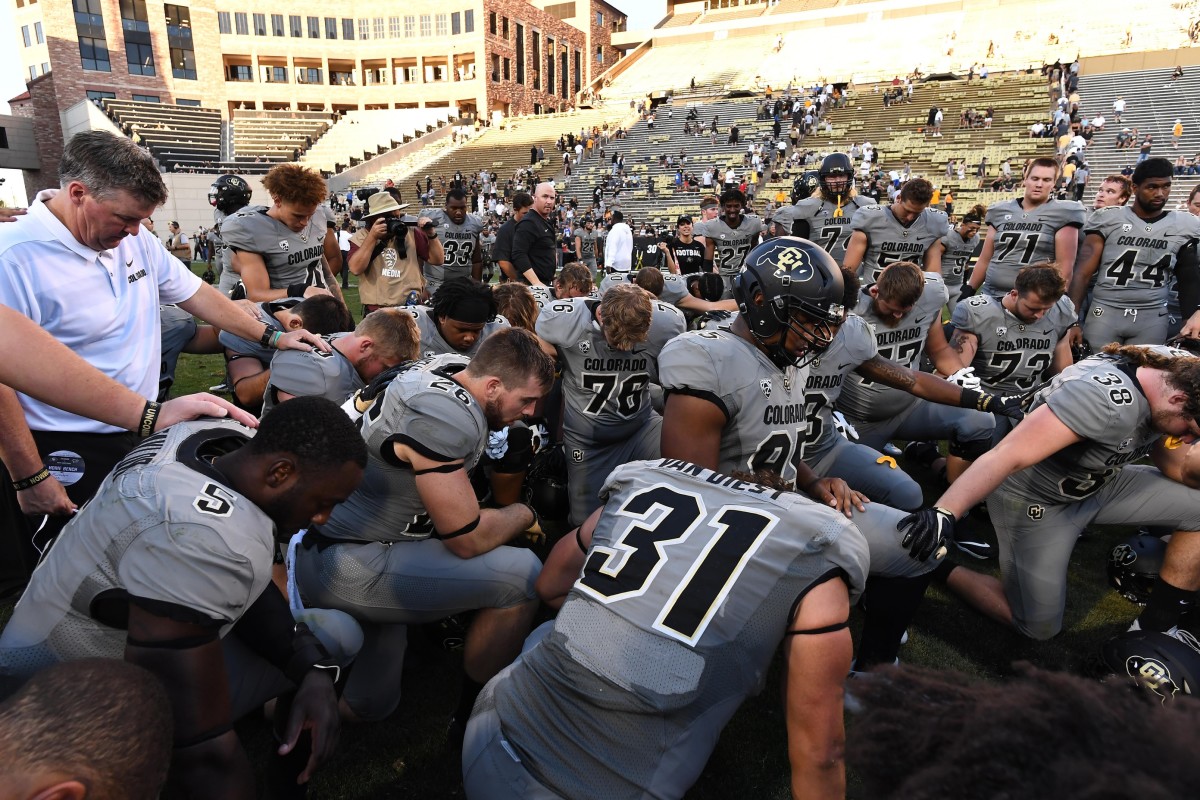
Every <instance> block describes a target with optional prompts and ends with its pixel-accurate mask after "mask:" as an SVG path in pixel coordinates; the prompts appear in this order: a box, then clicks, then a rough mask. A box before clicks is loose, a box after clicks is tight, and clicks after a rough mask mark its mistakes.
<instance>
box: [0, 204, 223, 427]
mask: <svg viewBox="0 0 1200 800" xmlns="http://www.w3.org/2000/svg"><path fill="white" fill-rule="evenodd" d="M53 194H54V191H53V190H51V191H47V192H42V193H40V194H39V195H38V197H37V201H35V202H34V203H33V204H32V205H31V206H30V208H29V213H28V215H26V216H23V217H19V218H18V219H17V221H16V222H9V223H6V224H4V225H0V304H3V305H6V306H8V307H10V308H12V309H14V310H16V311H19V312H20V313H22V314H24V315H25V316H27V317H29V318H30V319H31V320H33V321H34V322H36V323H38V324H39V325H41V326H42V329H43V330H45V331H47V332H48V333H50V334H51V335H52V336H54V338H55V339H58V341H60V342H62V343H63V344H65V345H66V346H67V347H69V348H71V350H73V351H74V352H75V354H76V355H78V356H79V357H81V358H83V359H84V360H85V361H87V362H88V363H90V364H91V365H92V366H93V367H95V368H96V369H98V370H100V371H101V372H103V373H104V374H105V375H108V376H109V377H110V378H113V379H114V380H116V381H117V382H119V383H122V384H124V385H125V386H128V387H129V388H130V389H132V390H133V391H135V392H137V393H138V394H140V395H142V396H143V397H145V398H147V399H153V398H154V397H155V396H157V394H158V374H159V370H160V368H161V365H162V332H161V330H160V321H159V311H158V306H159V304H160V303H180V302H183V301H185V300H187V299H188V298H190V297H191V296H192V295H194V294H195V293H196V292H197V291H198V290H199V288H200V278H199V277H197V276H196V275H195V274H194V273H192V272H191V271H190V270H188V269H186V268H185V267H184V266H183V264H182V263H180V261H179V259H177V258H174V257H173V256H171V254H170V253H169V252H168V251H167V249H166V248H165V247H164V246H163V244H162V242H160V241H159V240H158V239H157V238H155V237H154V236H149V235H146V231H144V230H143V231H142V235H139V236H126V237H125V238H124V239H122V240H121V243H120V244H119V245H117V247H116V248H114V249H112V250H104V251H101V252H97V251H95V250H92V249H91V248H89V247H87V246H85V245H83V244H80V243H79V241H78V240H76V239H75V237H74V236H72V235H71V232H70V231H69V230H67V228H66V226H65V225H63V224H62V223H61V222H59V220H58V218H57V217H55V216H54V214H52V213H51V212H50V209H49V208H47V207H46V204H45V203H44V202H43V201H44V200H46V199H49V197H52V196H53ZM17 346H19V344H18V345H17ZM70 390H71V387H70V386H63V391H64V392H68V391H70ZM17 397H18V398H19V399H20V401H21V407H22V408H23V409H24V411H25V420H26V422H27V424H28V425H29V427H30V429H32V430H35V431H78V432H83V433H116V432H119V431H120V430H121V429H120V428H116V427H113V426H111V425H105V424H103V423H100V422H96V421H94V420H91V419H87V418H85V417H79V416H76V415H74V414H68V413H67V412H65V411H60V410H59V409H57V408H54V407H53V406H48V405H46V404H45V403H41V402H39V401H37V400H34V399H33V398H31V397H28V396H26V395H23V394H20V393H18V395H17Z"/></svg>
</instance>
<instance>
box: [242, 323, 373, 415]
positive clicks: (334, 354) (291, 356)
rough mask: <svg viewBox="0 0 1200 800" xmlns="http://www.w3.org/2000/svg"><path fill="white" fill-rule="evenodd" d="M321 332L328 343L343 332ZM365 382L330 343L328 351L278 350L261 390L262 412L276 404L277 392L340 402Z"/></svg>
mask: <svg viewBox="0 0 1200 800" xmlns="http://www.w3.org/2000/svg"><path fill="white" fill-rule="evenodd" d="M349 335H350V334H346V333H338V334H334V335H333V336H324V337H322V338H324V339H325V340H326V341H327V342H329V343H330V345H332V344H333V342H334V341H336V340H337V339H340V338H341V337H343V336H349ZM364 386H366V383H364V382H363V379H362V376H360V375H359V374H358V370H357V369H355V367H354V365H353V364H351V363H350V359H348V358H346V357H345V356H344V355H342V354H341V353H339V352H338V351H337V348H335V347H332V346H331V347H330V348H329V352H328V353H326V352H323V351H321V350H318V349H317V348H315V347H314V348H313V349H312V350H308V351H304V350H279V351H278V352H276V353H275V356H274V358H272V359H271V378H270V380H268V381H267V388H266V390H265V391H264V392H263V414H266V413H267V412H268V411H270V410H271V409H272V408H274V407H275V406H277V405H279V392H286V393H287V394H290V395H292V396H293V397H324V398H326V399H327V400H332V401H333V402H335V403H337V404H338V405H341V404H342V403H344V402H346V398H348V397H349V396H350V395H352V394H354V393H355V392H357V391H358V390H359V389H361V388H363V387H364Z"/></svg>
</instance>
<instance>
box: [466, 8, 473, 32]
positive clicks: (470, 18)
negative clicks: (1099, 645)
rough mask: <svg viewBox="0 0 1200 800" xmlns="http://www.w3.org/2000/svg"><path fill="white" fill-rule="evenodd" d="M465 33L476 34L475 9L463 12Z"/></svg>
mask: <svg viewBox="0 0 1200 800" xmlns="http://www.w3.org/2000/svg"><path fill="white" fill-rule="evenodd" d="M463 32H464V33H474V32H475V9H473V8H468V9H467V10H466V11H464V12H463Z"/></svg>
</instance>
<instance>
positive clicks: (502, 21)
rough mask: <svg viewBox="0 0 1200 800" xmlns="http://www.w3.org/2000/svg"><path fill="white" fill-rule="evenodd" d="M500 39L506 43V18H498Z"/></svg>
mask: <svg viewBox="0 0 1200 800" xmlns="http://www.w3.org/2000/svg"><path fill="white" fill-rule="evenodd" d="M500 38H501V39H503V40H504V41H506V42H507V41H508V17H501V18H500Z"/></svg>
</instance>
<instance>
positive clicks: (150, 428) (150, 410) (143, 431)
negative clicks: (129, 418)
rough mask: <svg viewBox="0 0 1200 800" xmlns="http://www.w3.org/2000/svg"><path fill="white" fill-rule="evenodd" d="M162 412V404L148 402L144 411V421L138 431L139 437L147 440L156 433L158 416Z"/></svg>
mask: <svg viewBox="0 0 1200 800" xmlns="http://www.w3.org/2000/svg"><path fill="white" fill-rule="evenodd" d="M161 411H162V403H155V402H154V401H152V400H149V401H147V402H146V407H145V408H144V409H142V421H141V423H140V424H139V425H138V429H137V435H138V436H140V437H141V438H143V439H145V438H146V437H147V436H149V435H150V434H152V433H154V425H155V423H157V422H158V415H159V412H161Z"/></svg>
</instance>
